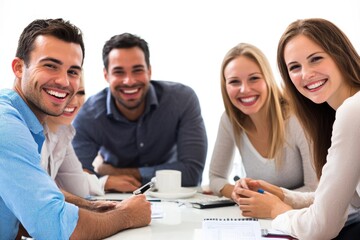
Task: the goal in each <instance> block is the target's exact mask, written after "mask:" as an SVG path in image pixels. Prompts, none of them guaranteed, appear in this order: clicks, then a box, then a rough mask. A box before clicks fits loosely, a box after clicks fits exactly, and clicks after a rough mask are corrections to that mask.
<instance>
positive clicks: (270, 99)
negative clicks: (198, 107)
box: [209, 43, 317, 198]
mask: <svg viewBox="0 0 360 240" xmlns="http://www.w3.org/2000/svg"><path fill="white" fill-rule="evenodd" d="M221 92H222V97H223V101H224V106H225V112H224V114H223V115H222V117H221V120H220V124H219V130H218V135H217V139H216V143H215V147H214V150H213V155H212V159H211V164H210V173H209V175H210V189H211V190H212V191H213V192H214V193H215V194H217V195H221V196H225V197H228V198H230V197H231V193H232V191H233V189H234V185H233V184H231V183H230V182H229V180H228V179H229V177H230V176H229V174H230V172H231V169H232V167H233V155H234V151H235V150H238V151H239V153H240V156H241V163H242V165H243V167H244V169H245V172H246V177H249V178H254V179H263V180H266V181H267V182H270V183H272V184H275V185H277V186H281V187H284V188H289V189H296V190H299V191H313V190H314V189H315V188H316V186H317V179H316V175H315V171H314V169H313V167H312V157H311V154H310V147H309V143H308V141H307V139H306V137H305V134H304V131H303V129H302V127H301V125H300V124H299V122H298V120H297V118H296V117H295V116H294V115H292V114H291V111H290V108H289V104H288V101H287V100H286V98H285V97H284V95H283V93H282V92H281V89H280V88H279V87H278V85H277V83H276V81H275V78H274V76H273V73H272V71H271V68H270V64H269V63H268V60H267V58H266V57H265V55H264V54H263V53H262V52H261V51H260V50H259V49H258V48H257V47H255V46H253V45H251V44H247V43H240V44H238V45H237V46H235V47H233V48H232V49H230V51H229V52H228V53H227V54H226V56H225V58H224V60H223V63H222V66H221Z"/></svg>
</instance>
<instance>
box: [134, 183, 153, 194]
mask: <svg viewBox="0 0 360 240" xmlns="http://www.w3.org/2000/svg"><path fill="white" fill-rule="evenodd" d="M153 187H154V182H152V181H151V182H148V183H147V184H145V185H144V186H142V187H140V188H138V189H136V190H135V191H134V192H133V194H134V195H139V194H144V193H145V192H146V191H147V190H149V189H151V188H153Z"/></svg>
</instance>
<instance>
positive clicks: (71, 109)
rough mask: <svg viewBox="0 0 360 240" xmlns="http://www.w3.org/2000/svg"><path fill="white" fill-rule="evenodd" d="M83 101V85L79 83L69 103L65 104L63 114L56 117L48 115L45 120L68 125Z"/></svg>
mask: <svg viewBox="0 0 360 240" xmlns="http://www.w3.org/2000/svg"><path fill="white" fill-rule="evenodd" d="M84 102H85V90H84V85H83V84H81V85H80V87H79V90H78V91H77V92H76V94H75V95H74V97H73V98H72V99H71V101H70V103H69V104H68V105H67V106H66V108H65V110H64V112H63V114H61V115H60V116H58V117H55V116H48V119H47V121H48V122H49V121H51V122H52V123H53V124H56V125H70V124H71V123H72V121H73V120H74V118H75V116H76V114H77V113H78V112H79V110H80V108H81V106H82V105H83V104H84Z"/></svg>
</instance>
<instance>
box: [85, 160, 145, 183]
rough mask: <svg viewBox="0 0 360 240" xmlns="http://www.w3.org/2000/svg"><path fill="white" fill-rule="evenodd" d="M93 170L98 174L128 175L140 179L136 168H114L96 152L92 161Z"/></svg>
mask: <svg viewBox="0 0 360 240" xmlns="http://www.w3.org/2000/svg"><path fill="white" fill-rule="evenodd" d="M92 165H93V167H94V171H95V172H96V173H98V174H100V175H129V176H132V177H134V178H135V179H137V180H138V181H141V175H140V172H139V169H138V168H116V167H114V166H112V165H111V164H107V163H105V162H104V159H103V157H102V156H101V155H100V154H98V155H97V156H96V158H95V159H94V161H93V163H92Z"/></svg>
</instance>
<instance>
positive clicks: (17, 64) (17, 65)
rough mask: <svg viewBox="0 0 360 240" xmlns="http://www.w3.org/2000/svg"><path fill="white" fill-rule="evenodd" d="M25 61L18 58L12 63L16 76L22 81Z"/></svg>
mask: <svg viewBox="0 0 360 240" xmlns="http://www.w3.org/2000/svg"><path fill="white" fill-rule="evenodd" d="M24 64H25V63H24V60H22V59H20V58H18V57H16V58H14V60H13V61H12V63H11V67H12V70H13V72H14V74H15V76H16V78H19V79H21V78H22V74H23V67H24Z"/></svg>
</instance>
